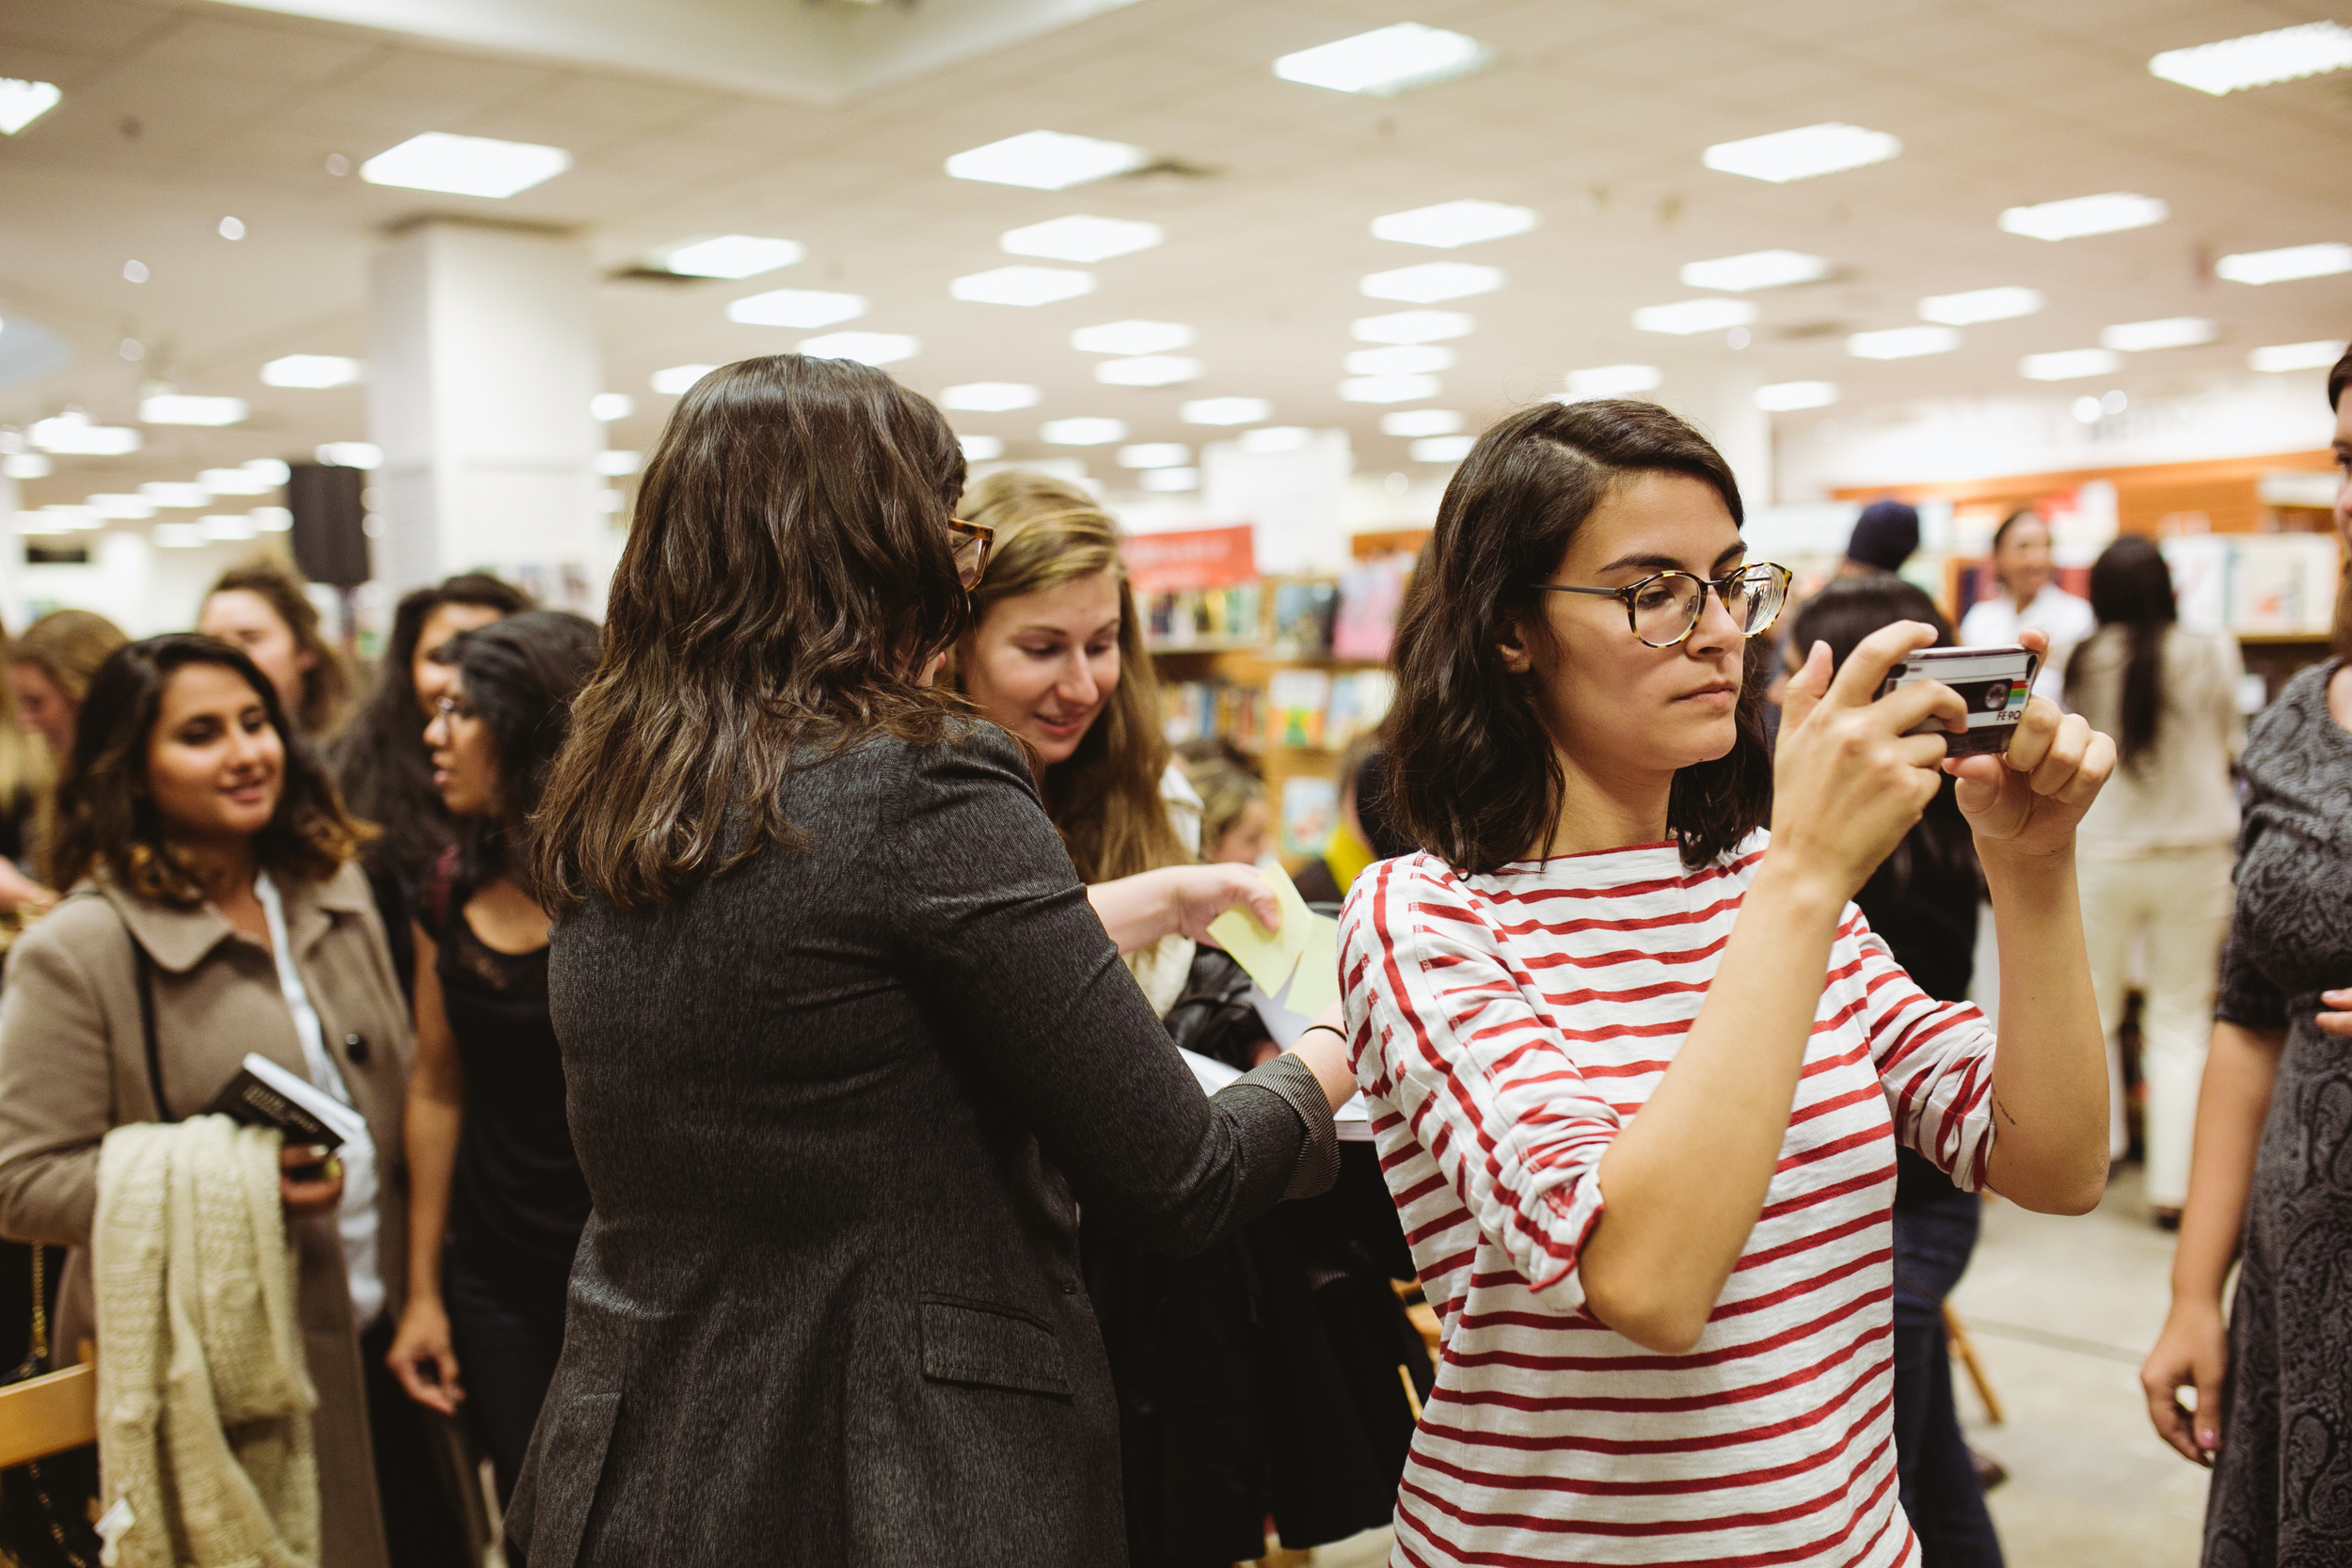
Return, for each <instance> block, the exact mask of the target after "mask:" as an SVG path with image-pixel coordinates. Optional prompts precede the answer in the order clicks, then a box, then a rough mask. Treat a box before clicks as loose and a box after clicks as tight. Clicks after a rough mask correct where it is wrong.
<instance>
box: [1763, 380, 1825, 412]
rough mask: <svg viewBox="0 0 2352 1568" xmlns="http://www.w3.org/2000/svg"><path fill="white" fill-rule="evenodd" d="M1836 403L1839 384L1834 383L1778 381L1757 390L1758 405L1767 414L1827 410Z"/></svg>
mask: <svg viewBox="0 0 2352 1568" xmlns="http://www.w3.org/2000/svg"><path fill="white" fill-rule="evenodd" d="M1836 401H1837V383H1836V382H1834V381H1777V382H1774V383H1773V384H1772V385H1771V386H1769V387H1758V388H1756V406H1757V407H1758V408H1761V409H1762V410H1764V412H1766V413H1767V414H1787V413H1789V412H1791V411H1793V410H1795V409H1799V408H1827V407H1828V406H1829V405H1830V404H1833V403H1836Z"/></svg>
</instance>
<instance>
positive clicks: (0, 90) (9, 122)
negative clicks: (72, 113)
mask: <svg viewBox="0 0 2352 1568" xmlns="http://www.w3.org/2000/svg"><path fill="white" fill-rule="evenodd" d="M64 96H65V94H63V93H61V92H59V91H58V90H57V85H56V83H55V82H27V81H24V80H23V79H22V78H20V77H15V76H0V133H5V134H6V135H11V136H13V135H16V134H17V133H18V132H19V131H22V130H24V127H26V126H27V125H30V124H32V123H33V121H35V120H37V119H40V117H41V116H43V115H45V114H47V113H48V112H49V111H50V110H52V109H54V108H56V106H57V101H58V100H59V99H61V98H63V97H64Z"/></svg>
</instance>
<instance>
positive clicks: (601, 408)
mask: <svg viewBox="0 0 2352 1568" xmlns="http://www.w3.org/2000/svg"><path fill="white" fill-rule="evenodd" d="M636 412H637V400H636V399H635V398H633V397H630V396H629V395H628V393H627V392H598V393H597V394H596V396H595V397H592V398H590V399H589V400H588V417H589V418H590V419H592V420H596V422H597V423H598V424H611V423H612V421H613V420H626V419H628V417H629V416H630V415H631V414H634V413H636Z"/></svg>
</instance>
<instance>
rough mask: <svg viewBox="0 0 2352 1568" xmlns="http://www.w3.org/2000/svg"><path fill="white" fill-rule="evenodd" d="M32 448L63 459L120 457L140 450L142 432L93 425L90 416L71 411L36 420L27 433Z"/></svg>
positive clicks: (114, 426) (128, 428)
mask: <svg viewBox="0 0 2352 1568" xmlns="http://www.w3.org/2000/svg"><path fill="white" fill-rule="evenodd" d="M25 434H26V435H28V436H31V437H32V441H33V445H35V446H37V447H39V448H40V450H41V451H52V452H56V454H57V455H58V456H60V457H119V456H121V455H122V454H124V453H125V452H133V451H138V450H139V440H140V436H139V433H138V432H137V431H135V430H134V429H132V428H131V427H130V426H129V425H119V424H117V425H106V424H92V423H91V422H90V417H89V416H88V415H87V414H83V413H79V412H73V411H69V412H67V413H63V414H59V415H57V416H56V418H55V419H48V420H34V421H33V425H32V428H31V429H30V430H28V431H26V432H25Z"/></svg>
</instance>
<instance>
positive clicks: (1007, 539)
mask: <svg viewBox="0 0 2352 1568" xmlns="http://www.w3.org/2000/svg"><path fill="white" fill-rule="evenodd" d="M958 515H961V516H962V517H964V518H965V519H967V520H969V521H971V522H976V523H985V524H987V525H988V526H989V527H991V528H993V529H994V530H995V531H996V542H995V545H994V546H993V548H992V549H991V551H990V553H989V558H988V573H987V575H986V576H985V577H983V578H980V585H979V587H977V588H976V589H974V590H973V592H972V608H973V611H974V628H973V629H974V631H975V632H977V629H978V626H979V624H980V623H982V622H985V621H986V620H987V619H988V612H989V611H990V610H992V609H993V608H994V607H996V606H997V605H1000V604H1002V603H1004V602H1005V601H1006V600H1008V599H1016V598H1019V597H1021V596H1022V595H1023V594H1041V593H1044V592H1045V591H1047V590H1048V589H1053V588H1058V587H1060V586H1061V585H1062V584H1063V583H1065V582H1075V581H1076V580H1078V579H1079V578H1090V577H1094V576H1097V575H1098V574H1101V573H1104V572H1108V573H1109V574H1111V576H1112V578H1114V579H1115V580H1116V581H1117V582H1118V584H1119V684H1118V685H1117V686H1116V687H1113V688H1112V689H1111V693H1110V696H1109V698H1108V700H1107V701H1105V702H1104V705H1103V711H1102V712H1101V713H1099V714H1097V715H1095V719H1094V722H1093V723H1091V724H1089V725H1088V726H1087V733H1086V734H1085V735H1084V736H1081V737H1080V738H1079V741H1078V749H1077V750H1076V751H1075V752H1072V753H1071V754H1070V756H1069V757H1068V758H1067V759H1065V760H1064V761H1061V762H1057V763H1056V764H1055V765H1054V766H1053V767H1051V768H1047V769H1046V770H1045V777H1044V779H1043V781H1042V784H1043V788H1042V791H1041V793H1042V794H1043V795H1044V798H1045V815H1046V816H1049V817H1050V818H1052V819H1053V823H1054V826H1055V828H1056V829H1057V831H1059V832H1060V833H1061V839H1062V844H1063V846H1064V847H1066V848H1067V849H1069V851H1070V863H1071V864H1072V865H1073V866H1075V867H1076V868H1077V871H1078V879H1079V880H1081V881H1086V882H1107V881H1113V880H1116V879H1119V878H1120V877H1131V876H1133V875H1135V874H1136V872H1139V871H1154V870H1157V869H1158V868H1159V867H1161V866H1163V865H1183V864H1187V863H1190V862H1191V861H1192V859H1193V854H1192V851H1191V850H1189V849H1187V848H1185V847H1184V840H1183V839H1181V838H1179V837H1177V836H1176V830H1175V828H1174V827H1173V826H1172V825H1171V824H1170V823H1169V822H1168V804H1167V802H1166V801H1164V800H1161V798H1160V776H1161V775H1162V774H1164V773H1166V772H1167V771H1168V761H1169V757H1170V755H1171V753H1170V752H1169V751H1168V737H1167V736H1166V734H1165V732H1164V731H1163V730H1162V728H1161V719H1160V687H1159V682H1158V680H1157V679H1156V678H1154V676H1153V674H1152V657H1151V655H1150V653H1149V652H1147V651H1146V650H1145V648H1144V645H1143V623H1142V621H1141V619H1140V618H1139V617H1137V615H1136V595H1135V590H1134V589H1133V588H1131V587H1130V586H1129V585H1128V582H1127V563H1126V561H1125V559H1124V557H1122V556H1121V555H1120V534H1119V525H1118V524H1117V523H1116V522H1113V521H1112V520H1111V517H1110V515H1109V514H1108V513H1106V512H1104V510H1103V509H1102V508H1101V507H1100V506H1098V505H1096V504H1095V501H1094V499H1093V498H1092V497H1091V496H1089V495H1088V494H1087V493H1086V492H1085V491H1084V490H1082V489H1079V488H1078V487H1077V486H1076V485H1074V484H1071V483H1066V482H1064V481H1062V480H1058V479H1056V478H1054V477H1052V476H1051V475H1049V474H1041V473H1034V472H1028V471H1025V470H1022V469H1018V468H1011V469H1006V470H1004V471H1002V472H999V473H993V474H991V475H989V476H988V477H987V478H986V479H984V480H982V481H980V483H978V484H977V485H975V486H973V488H972V493H971V494H970V495H968V496H966V497H964V499H963V505H962V506H961V508H960V509H959V513H958ZM970 646H971V637H970V635H967V636H966V637H965V638H964V640H963V641H962V642H961V644H960V645H959V649H958V653H959V657H964V656H966V655H967V654H968V651H969V649H970Z"/></svg>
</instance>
